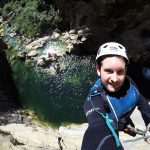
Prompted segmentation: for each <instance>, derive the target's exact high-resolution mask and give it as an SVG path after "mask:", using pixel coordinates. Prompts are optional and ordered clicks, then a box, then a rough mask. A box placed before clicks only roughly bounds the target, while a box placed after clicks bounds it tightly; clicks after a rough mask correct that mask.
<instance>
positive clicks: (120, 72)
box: [117, 69, 125, 75]
mask: <svg viewBox="0 0 150 150" xmlns="http://www.w3.org/2000/svg"><path fill="white" fill-rule="evenodd" d="M124 73H125V70H123V69H121V70H118V71H117V74H118V75H123V74H124Z"/></svg>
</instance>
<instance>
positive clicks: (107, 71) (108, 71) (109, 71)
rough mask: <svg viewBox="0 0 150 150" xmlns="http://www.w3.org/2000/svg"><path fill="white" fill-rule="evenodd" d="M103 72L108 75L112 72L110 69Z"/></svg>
mask: <svg viewBox="0 0 150 150" xmlns="http://www.w3.org/2000/svg"><path fill="white" fill-rule="evenodd" d="M105 72H106V73H108V74H111V73H113V71H112V70H111V69H105Z"/></svg>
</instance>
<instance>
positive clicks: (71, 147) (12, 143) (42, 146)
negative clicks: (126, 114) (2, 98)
mask: <svg viewBox="0 0 150 150" xmlns="http://www.w3.org/2000/svg"><path fill="white" fill-rule="evenodd" d="M131 118H132V119H133V122H134V123H135V126H136V128H139V129H142V130H144V129H145V126H144V122H143V120H142V118H141V115H140V113H139V112H138V110H135V112H134V113H133V114H132V116H131ZM86 128H87V123H85V124H81V125H74V124H73V125H69V126H67V127H63V126H61V127H59V129H52V128H51V127H45V126H42V125H39V124H37V123H36V124H35V123H34V124H33V123H29V122H28V123H23V124H20V123H19V124H16V123H12V124H8V125H2V126H0V145H1V150H80V149H81V144H82V139H83V135H84V132H85V130H86ZM119 135H120V136H119V137H120V140H121V143H122V144H123V146H124V149H125V150H142V149H144V150H149V145H148V144H147V143H146V142H144V140H139V141H136V142H129V143H125V141H126V140H129V139H136V138H138V137H141V136H139V135H137V136H136V137H131V136H129V135H127V134H124V133H122V132H121V133H120V134H119Z"/></svg>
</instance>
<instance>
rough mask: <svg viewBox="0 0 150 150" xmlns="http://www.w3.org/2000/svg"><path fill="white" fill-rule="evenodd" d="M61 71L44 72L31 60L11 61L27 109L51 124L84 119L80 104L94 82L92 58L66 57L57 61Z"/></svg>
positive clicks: (78, 121)
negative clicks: (24, 61)
mask: <svg viewBox="0 0 150 150" xmlns="http://www.w3.org/2000/svg"><path fill="white" fill-rule="evenodd" d="M59 63H60V67H61V68H62V71H61V72H60V73H59V74H57V75H50V74H48V73H43V72H42V71H41V70H40V69H38V68H36V67H35V65H34V63H33V64H30V65H25V64H24V63H23V62H21V61H15V62H13V63H12V69H13V76H14V79H15V81H16V85H17V87H18V89H19V92H20V98H21V101H22V103H23V105H24V107H25V108H30V109H32V110H34V111H35V112H36V114H38V116H40V118H42V119H43V120H45V121H48V122H50V123H52V124H54V125H59V124H62V123H82V122H84V121H85V115H84V112H83V104H84V101H85V100H86V96H87V93H88V91H89V89H90V87H91V85H92V84H93V82H94V81H95V78H96V77H95V76H96V75H95V66H94V62H93V60H92V58H91V57H87V58H79V57H75V56H68V57H67V58H62V59H60V60H59Z"/></svg>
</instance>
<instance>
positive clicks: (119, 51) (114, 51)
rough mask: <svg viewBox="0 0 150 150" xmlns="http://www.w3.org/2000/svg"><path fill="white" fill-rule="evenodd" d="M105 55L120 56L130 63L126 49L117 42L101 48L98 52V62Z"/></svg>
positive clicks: (106, 44)
mask: <svg viewBox="0 0 150 150" xmlns="http://www.w3.org/2000/svg"><path fill="white" fill-rule="evenodd" d="M104 55H119V56H122V57H124V58H125V59H126V60H127V62H128V63H129V59H128V56H127V54H126V49H125V47H124V46H123V45H121V44H119V43H116V42H108V43H105V44H103V45H102V46H100V48H99V50H98V52H97V56H96V61H97V60H98V58H100V57H101V56H104Z"/></svg>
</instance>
